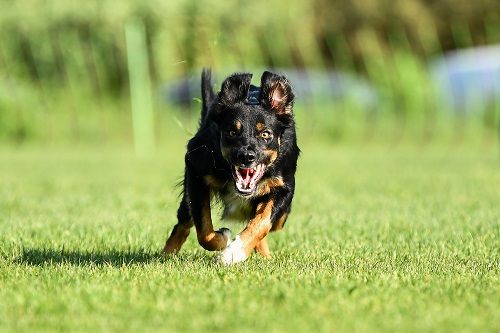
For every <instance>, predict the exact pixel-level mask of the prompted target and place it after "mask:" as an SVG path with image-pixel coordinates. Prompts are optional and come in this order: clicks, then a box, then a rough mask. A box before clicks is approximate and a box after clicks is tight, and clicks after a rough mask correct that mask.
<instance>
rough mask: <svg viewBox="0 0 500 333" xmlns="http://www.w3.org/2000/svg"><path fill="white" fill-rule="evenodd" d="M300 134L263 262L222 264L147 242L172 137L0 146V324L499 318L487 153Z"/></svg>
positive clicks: (469, 326)
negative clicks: (148, 142) (147, 144)
mask: <svg viewBox="0 0 500 333" xmlns="http://www.w3.org/2000/svg"><path fill="white" fill-rule="evenodd" d="M304 142H305V145H303V147H302V148H303V155H302V157H301V160H300V170H299V173H298V175H297V179H298V185H297V194H296V197H295V201H294V209H293V213H292V215H291V216H290V219H289V221H288V223H287V226H286V227H285V229H284V231H283V232H278V233H275V234H272V236H271V237H270V245H271V248H272V250H273V254H274V257H273V259H271V260H269V261H266V260H263V259H261V258H258V257H256V256H253V257H252V258H250V259H249V260H248V261H247V262H245V263H243V264H240V265H237V266H234V267H220V266H217V265H215V264H214V263H213V262H212V258H213V255H214V254H213V253H209V252H206V251H203V250H202V249H201V248H200V247H199V246H198V245H197V244H196V241H195V237H194V236H193V235H191V236H190V238H189V240H188V242H187V244H186V245H185V247H184V248H183V250H182V252H181V254H180V255H179V256H177V257H170V258H167V259H163V258H161V257H160V256H158V254H157V253H158V251H159V250H160V249H161V247H162V245H163V242H164V241H165V238H166V236H167V234H168V232H169V231H170V228H171V227H172V225H173V224H174V217H175V210H176V208H177V207H176V206H177V195H178V193H177V191H176V190H174V189H173V188H174V184H175V183H176V182H177V180H178V177H179V176H180V175H181V174H182V160H183V157H182V144H177V142H174V143H172V147H177V148H174V149H162V150H160V151H159V152H158V154H157V156H155V157H151V158H143V159H138V158H134V157H133V156H132V155H131V154H130V153H129V152H127V151H119V150H109V148H107V150H105V151H102V150H96V149H88V148H85V149H83V148H82V149H76V148H73V149H61V148H53V149H49V150H47V149H37V148H33V147H25V148H22V149H17V150H14V149H13V148H6V147H4V148H1V149H0V161H1V162H0V328H1V329H0V330H1V331H2V332H33V331H51V332H52V331H67V332H75V331H76V332H78V331H84V332H91V331H114V332H148V331H150V332H152V331H167V332H174V331H185V332H222V331H241V332H334V331H346V332H352V331H383V332H386V331H395V332H406V331H414V332H422V331H426V332H460V331H463V332H467V331H469V332H471V331H473V332H486V331H492V332H493V331H497V332H498V331H499V330H500V325H499V323H500V321H499V314H500V312H499V311H500V310H499V309H500V288H499V263H500V262H499V260H500V259H499V258H500V253H499V249H500V242H499V236H500V235H499V221H500V204H499V203H500V160H499V155H498V151H497V150H495V149H494V148H491V147H490V148H487V147H483V148H479V149H477V148H466V147H461V148H451V147H450V146H447V147H444V146H441V147H435V146H427V147H425V148H421V147H412V146H407V147H395V148H394V147H393V148H388V147H384V146H373V145H363V146H356V147H349V146H326V145H323V146H320V147H318V146H317V144H314V142H311V140H309V141H308V140H304ZM216 224H217V225H220V224H221V223H220V221H218V220H217V221H216ZM230 227H231V229H232V230H233V231H237V230H238V229H239V228H240V227H241V226H238V225H232V226H230Z"/></svg>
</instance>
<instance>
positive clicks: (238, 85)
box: [219, 73, 252, 106]
mask: <svg viewBox="0 0 500 333" xmlns="http://www.w3.org/2000/svg"><path fill="white" fill-rule="evenodd" d="M251 81H252V74H249V73H241V74H240V73H237V74H233V75H231V76H230V77H228V78H227V79H225V80H224V82H222V87H221V90H220V92H219V102H220V103H221V104H223V105H227V106H229V105H233V104H234V103H236V102H240V101H244V100H245V98H246V97H247V95H248V89H250V82H251Z"/></svg>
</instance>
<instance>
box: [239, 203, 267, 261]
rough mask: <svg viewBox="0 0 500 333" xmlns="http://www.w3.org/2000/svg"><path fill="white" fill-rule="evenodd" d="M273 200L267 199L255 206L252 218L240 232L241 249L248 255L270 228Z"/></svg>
mask: <svg viewBox="0 0 500 333" xmlns="http://www.w3.org/2000/svg"><path fill="white" fill-rule="evenodd" d="M273 205H274V202H273V200H269V201H267V202H264V203H260V204H259V205H258V206H257V211H256V214H255V217H254V218H252V219H251V220H250V221H249V222H248V224H247V226H246V228H245V229H244V230H243V231H242V232H241V233H240V235H239V236H240V238H241V240H242V241H243V250H244V251H245V253H246V255H247V256H249V255H250V254H251V252H252V251H253V249H255V247H256V246H257V244H259V243H260V242H261V241H262V240H263V239H264V237H266V236H267V234H268V233H269V231H270V230H271V212H272V209H273Z"/></svg>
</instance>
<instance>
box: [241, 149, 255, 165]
mask: <svg viewBox="0 0 500 333" xmlns="http://www.w3.org/2000/svg"><path fill="white" fill-rule="evenodd" d="M255 159H256V156H255V152H253V151H251V150H240V151H239V152H238V161H239V162H240V163H242V164H245V165H250V164H252V163H253V162H255Z"/></svg>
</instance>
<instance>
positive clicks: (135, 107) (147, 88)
mask: <svg viewBox="0 0 500 333" xmlns="http://www.w3.org/2000/svg"><path fill="white" fill-rule="evenodd" d="M125 41H126V44H127V59H128V73H129V82H130V100H131V107H132V125H133V132H134V146H135V151H136V153H137V154H138V155H148V154H151V153H152V152H153V151H154V148H155V135H154V115H153V103H152V93H151V80H150V77H149V63H148V54H147V52H148V50H147V46H146V31H145V28H144V24H143V22H142V21H141V20H138V19H137V20H131V21H129V22H127V23H126V25H125Z"/></svg>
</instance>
